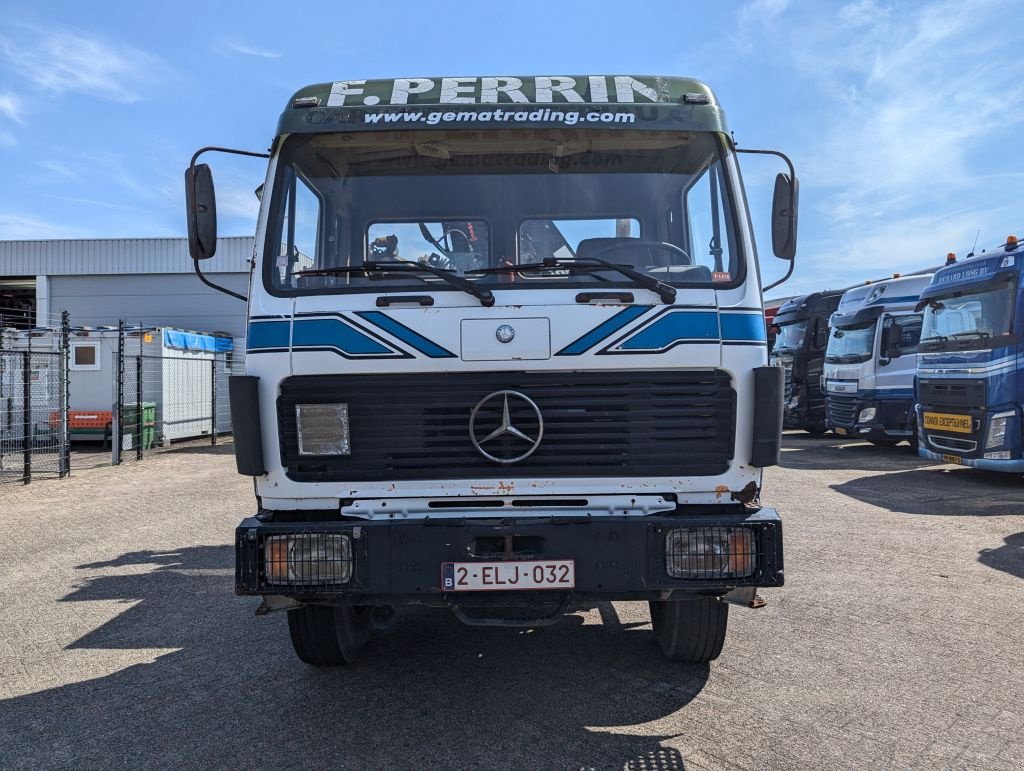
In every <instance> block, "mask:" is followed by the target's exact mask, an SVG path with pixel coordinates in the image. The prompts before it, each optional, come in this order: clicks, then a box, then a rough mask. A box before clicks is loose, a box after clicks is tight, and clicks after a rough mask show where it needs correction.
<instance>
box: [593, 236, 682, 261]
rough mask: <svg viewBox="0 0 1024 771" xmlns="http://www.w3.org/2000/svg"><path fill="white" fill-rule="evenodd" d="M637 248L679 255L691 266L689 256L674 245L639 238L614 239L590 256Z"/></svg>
mask: <svg viewBox="0 0 1024 771" xmlns="http://www.w3.org/2000/svg"><path fill="white" fill-rule="evenodd" d="M637 246H642V247H647V248H648V249H665V250H666V251H669V252H673V253H675V254H680V255H682V256H683V257H684V258H685V260H686V264H687V265H693V260H692V259H690V255H688V254H687V253H686V252H685V251H684V250H682V249H680V248H679V247H678V246H676V245H675V244H670V243H667V242H665V241H642V240H640V239H639V238H623V239H622V240H619V239H616V240H615V241H612V242H611V243H608V244H605V245H604V246H602V247H601V248H600V249H598V250H597V251H596V252H594V253H593V254H591V255H590V256H591V257H600V256H601V255H602V254H605V253H606V252H614V251H618V250H620V249H623V248H625V247H629V248H631V249H632V248H635V247H637ZM582 259H584V260H585V259H586V257H583V258H582Z"/></svg>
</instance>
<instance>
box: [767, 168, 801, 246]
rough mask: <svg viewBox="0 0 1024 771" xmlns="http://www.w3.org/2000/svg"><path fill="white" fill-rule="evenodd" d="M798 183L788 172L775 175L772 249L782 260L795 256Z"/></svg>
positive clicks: (798, 196) (798, 197)
mask: <svg viewBox="0 0 1024 771" xmlns="http://www.w3.org/2000/svg"><path fill="white" fill-rule="evenodd" d="M799 199H800V184H799V182H797V179H796V177H791V176H790V175H788V174H777V175H776V176H775V193H774V195H773V196H772V251H774V252H775V256H776V257H779V258H780V259H783V260H792V259H793V258H795V257H796V221H797V209H798V208H799V206H798V204H799Z"/></svg>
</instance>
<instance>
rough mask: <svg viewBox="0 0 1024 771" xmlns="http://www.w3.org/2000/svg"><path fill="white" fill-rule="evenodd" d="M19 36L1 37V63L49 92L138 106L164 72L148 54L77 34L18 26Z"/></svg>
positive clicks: (69, 31)
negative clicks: (94, 97) (85, 95)
mask: <svg viewBox="0 0 1024 771" xmlns="http://www.w3.org/2000/svg"><path fill="white" fill-rule="evenodd" d="M9 29H10V27H9ZM17 33H18V34H17V35H16V36H15V35H11V34H0V63H2V64H4V65H5V66H6V67H7V68H8V69H9V70H11V71H13V72H15V73H17V74H18V75H19V76H21V77H22V78H23V79H24V80H25V81H27V82H28V83H30V84H32V85H33V86H35V87H36V88H40V89H43V90H44V91H47V92H50V93H53V94H64V93H69V92H72V93H84V94H89V95H92V96H97V97H100V98H101V99H107V100H109V101H112V102H123V103H131V102H137V101H139V100H140V99H143V98H145V96H146V92H147V91H148V90H150V88H151V86H152V85H153V83H154V82H155V81H157V80H159V79H160V78H161V76H162V74H163V73H164V72H165V71H166V65H165V64H164V62H163V61H162V60H161V59H159V58H158V57H156V56H153V55H152V54H149V53H146V52H145V51H141V50H139V49H137V48H132V47H131V46H127V45H124V44H121V43H115V42H108V41H106V40H103V39H101V38H99V37H90V36H87V35H85V34H82V33H80V32H75V31H72V30H68V29H60V28H56V29H51V28H41V27H34V26H28V25H19V26H18V27H17Z"/></svg>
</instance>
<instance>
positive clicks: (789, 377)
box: [783, 367, 793, 403]
mask: <svg viewBox="0 0 1024 771" xmlns="http://www.w3.org/2000/svg"><path fill="white" fill-rule="evenodd" d="M783 371H784V372H785V373H786V374H785V375H784V376H783V388H784V389H785V390H784V393H785V395H786V402H787V403H788V402H789V400H790V399H792V398H793V368H792V367H783Z"/></svg>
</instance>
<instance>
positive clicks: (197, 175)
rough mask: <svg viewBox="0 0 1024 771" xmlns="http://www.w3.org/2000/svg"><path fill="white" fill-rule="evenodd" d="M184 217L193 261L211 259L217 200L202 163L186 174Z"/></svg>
mask: <svg viewBox="0 0 1024 771" xmlns="http://www.w3.org/2000/svg"><path fill="white" fill-rule="evenodd" d="M185 215H186V217H187V219H188V251H189V254H191V255H192V259H193V260H208V259H210V258H211V257H213V255H214V254H216V252H217V197H216V195H215V194H214V191H213V172H211V171H210V167H209V166H208V165H206V164H205V163H200V164H197V165H196V166H194V167H193V166H190V167H189V168H187V169H186V170H185Z"/></svg>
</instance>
